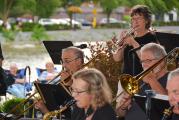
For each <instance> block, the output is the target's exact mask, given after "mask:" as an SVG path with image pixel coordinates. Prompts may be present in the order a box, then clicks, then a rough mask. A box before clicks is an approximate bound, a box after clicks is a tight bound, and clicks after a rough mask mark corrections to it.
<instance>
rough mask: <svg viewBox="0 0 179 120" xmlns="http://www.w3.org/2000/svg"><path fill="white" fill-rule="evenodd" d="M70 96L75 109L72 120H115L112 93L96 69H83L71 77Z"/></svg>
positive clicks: (103, 77)
mask: <svg viewBox="0 0 179 120" xmlns="http://www.w3.org/2000/svg"><path fill="white" fill-rule="evenodd" d="M72 79H73V84H72V96H73V97H74V99H75V100H76V108H74V110H73V112H72V119H73V120H116V119H117V118H116V114H115V112H114V110H113V108H112V106H111V105H110V104H111V101H112V93H111V90H110V87H109V85H108V83H107V81H106V78H105V76H104V75H103V74H102V73H101V72H100V71H98V70H97V69H83V70H80V71H78V72H76V73H75V74H73V76H72Z"/></svg>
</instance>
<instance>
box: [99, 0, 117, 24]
mask: <svg viewBox="0 0 179 120" xmlns="http://www.w3.org/2000/svg"><path fill="white" fill-rule="evenodd" d="M100 5H101V7H102V8H103V11H104V12H105V13H106V14H107V23H109V18H110V15H111V13H112V12H113V10H114V9H115V8H117V7H118V0H101V1H100Z"/></svg>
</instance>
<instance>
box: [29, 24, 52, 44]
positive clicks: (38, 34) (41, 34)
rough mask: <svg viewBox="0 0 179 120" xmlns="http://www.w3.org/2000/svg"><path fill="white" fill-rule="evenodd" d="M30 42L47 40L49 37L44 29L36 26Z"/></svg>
mask: <svg viewBox="0 0 179 120" xmlns="http://www.w3.org/2000/svg"><path fill="white" fill-rule="evenodd" d="M31 37H32V40H33V41H41V40H43V39H49V36H48V35H47V34H46V31H45V28H44V27H42V26H39V25H36V26H35V27H34V28H33V31H32V35H31Z"/></svg>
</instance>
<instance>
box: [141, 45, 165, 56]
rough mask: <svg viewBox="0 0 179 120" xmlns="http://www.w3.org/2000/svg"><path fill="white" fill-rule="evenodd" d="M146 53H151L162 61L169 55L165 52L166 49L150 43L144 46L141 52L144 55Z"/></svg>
mask: <svg viewBox="0 0 179 120" xmlns="http://www.w3.org/2000/svg"><path fill="white" fill-rule="evenodd" d="M144 51H150V52H152V53H153V55H154V57H155V58H157V59H160V58H162V57H164V56H165V55H167V52H166V51H165V48H164V47H163V46H161V45H159V44H157V43H148V44H146V45H144V46H143V47H142V48H141V50H140V52H141V53H143V52H144Z"/></svg>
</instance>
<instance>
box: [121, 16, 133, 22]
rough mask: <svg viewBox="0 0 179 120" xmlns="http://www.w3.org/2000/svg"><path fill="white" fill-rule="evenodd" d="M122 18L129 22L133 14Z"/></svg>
mask: <svg viewBox="0 0 179 120" xmlns="http://www.w3.org/2000/svg"><path fill="white" fill-rule="evenodd" d="M122 20H124V21H127V22H128V23H130V22H131V16H130V15H124V16H123V18H122Z"/></svg>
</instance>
